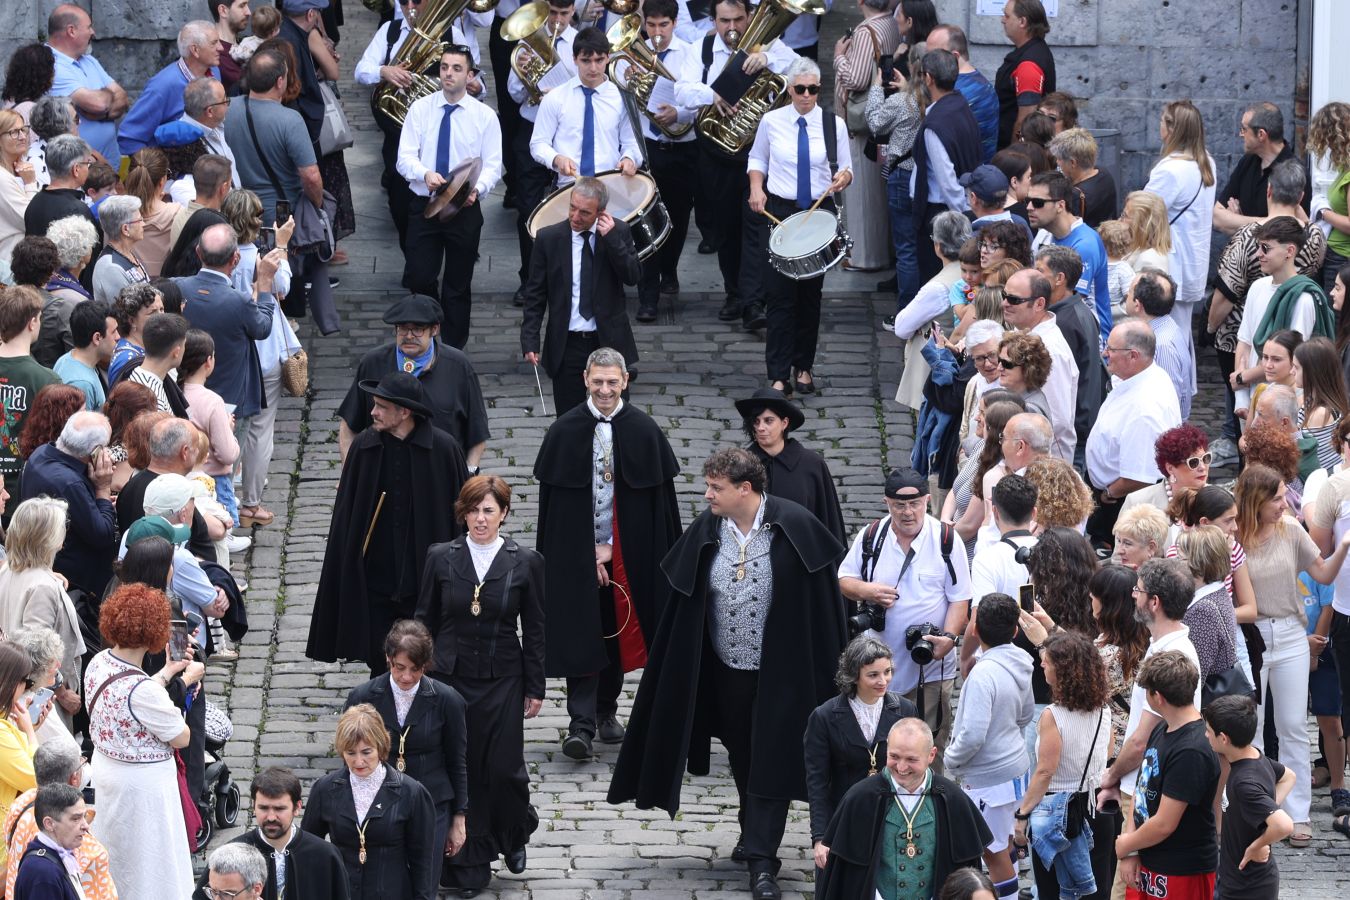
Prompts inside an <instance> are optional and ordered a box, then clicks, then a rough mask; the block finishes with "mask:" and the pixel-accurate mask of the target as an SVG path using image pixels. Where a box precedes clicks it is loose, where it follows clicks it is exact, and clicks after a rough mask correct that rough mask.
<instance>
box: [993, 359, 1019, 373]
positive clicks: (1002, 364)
mask: <svg viewBox="0 0 1350 900" xmlns="http://www.w3.org/2000/svg"><path fill="white" fill-rule="evenodd" d="M1021 366H1022V364H1021V363H1015V362H1013V361H1012V360H1011V359H1004V358H1003V357H1001V356H1000V357H999V360H998V367H999V368H1000V369H1002V370H1003V371H1005V372H1011V371H1012V370H1013V369H1018V368H1021Z"/></svg>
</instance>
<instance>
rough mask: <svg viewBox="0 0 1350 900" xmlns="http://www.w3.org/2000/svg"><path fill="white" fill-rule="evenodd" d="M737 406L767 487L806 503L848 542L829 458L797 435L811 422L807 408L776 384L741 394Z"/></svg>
mask: <svg viewBox="0 0 1350 900" xmlns="http://www.w3.org/2000/svg"><path fill="white" fill-rule="evenodd" d="M736 411H737V412H738V413H740V414H741V424H742V426H743V427H744V428H745V433H746V435H747V436H748V437H749V438H750V441H751V443H750V444H749V445H748V446H747V447H746V449H747V450H749V451H750V452H751V453H753V454H754V455H755V456H756V457H758V459H759V461H760V462H761V463H763V464H764V472H765V475H766V477H767V480H766V481H765V483H764V492H765V493H766V494H773V495H774V496H775V497H782V498H784V499H787V500H791V501H793V502H794V503H800V504H801V505H802V506H804V507H806V508H807V509H808V510H810V511H811V513H812V514H813V515H815V517H816V518H817V519H819V520H820V521H821V523H822V524H823V525H824V526H825V527H826V528H828V529H829V530H830V533H831V534H833V535H834V536H835V537H837V538H838V539H839V543H840V544H842V545H844V546H848V534H847V533H846V532H845V531H844V515H843V513H842V512H840V510H839V495H838V494H837V493H836V492H835V489H834V477H833V476H832V475H830V466H829V464H828V463H827V462H825V457H823V456H821V455H820V454H819V453H817V452H815V451H814V450H808V449H806V448H805V447H803V446H802V445H801V443H800V442H799V441H798V440H797V439H796V438H794V437H792V436H791V433H792V432H793V431H795V430H797V429H798V428H801V427H802V425H804V424H805V423H806V416H805V415H803V414H802V411H801V410H800V409H799V408H798V407H797V406H796V405H795V404H793V403H790V402H789V401H788V399H787V397H785V396H783V392H782V391H776V390H774V389H773V388H760V389H758V390H757V391H755V392H754V394H752V395H751V396H750V397H748V398H747V399H744V400H737V401H736Z"/></svg>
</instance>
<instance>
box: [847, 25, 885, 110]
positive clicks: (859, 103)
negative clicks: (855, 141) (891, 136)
mask: <svg viewBox="0 0 1350 900" xmlns="http://www.w3.org/2000/svg"><path fill="white" fill-rule="evenodd" d="M859 31H865V32H867V37H868V39H870V40H871V42H872V70H875V69H876V67H877V63H878V61H879V60H880V59H881V45H880V44H879V43H878V42H877V36H876V33H875V32H873V31H872V29H870V28H868V27H867V26H866V25H865V24H863V25H859V26H858V27H857V28H856V29H855V30H854V32H853V34H854V36H856V35H857V34H858V32H859ZM870 74H871V70H869V75H870ZM867 89H868V88H867V85H864V86H863V87H862V88H861V89H860V90H856V91H849V93H848V98H847V99H846V100H845V101H844V124H845V125H847V126H848V133H849V134H866V135H870V134H871V133H872V129H871V128H870V127H868V125H867Z"/></svg>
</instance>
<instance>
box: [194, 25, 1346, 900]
mask: <svg viewBox="0 0 1350 900" xmlns="http://www.w3.org/2000/svg"><path fill="white" fill-rule="evenodd" d="M369 18H371V17H370V16H369V15H368V14H367V13H364V12H362V11H360V10H357V11H356V12H355V13H354V14H353V15H350V16H349V25H348V27H347V28H345V29H344V42H343V49H344V51H345V55H346V59H344V62H343V66H344V69H346V70H347V71H350V66H351V65H352V64H354V62H355V60H356V59H357V58H358V57H359V51H360V49H361V48H362V47H363V46H364V42H365V41H366V40H367V39H368V35H369V33H370V30H371V28H370V27H369V26H368V25H367V24H366V21H365V20H367V19H369ZM352 19H360V20H361V22H359V23H352V22H351V21H350V20H352ZM835 19H836V17H833V16H832V17H831V18H830V19H829V20H827V22H826V30H825V35H824V38H825V40H827V41H831V42H832V40H833V37H832V36H831V35H832V34H834V33H836V32H837V31H838V28H839V26H838V25H837V23H836V21H835ZM483 44H484V46H486V37H485V36H483ZM484 55H485V56H486V53H485V54H484ZM346 106H347V108H348V111H349V113H350V114H351V115H352V117H353V120H354V123H355V124H356V125H357V126H358V128H360V129H361V132H360V139H359V141H358V144H357V146H356V147H355V148H353V149H352V150H351V151H348V153H347V165H348V169H349V171H350V173H351V180H352V185H353V193H354V194H355V196H356V206H357V210H358V232H357V234H356V235H354V236H353V237H352V238H351V239H348V240H347V241H344V242H343V246H344V248H345V249H347V251H348V253H349V254H350V256H351V258H352V262H351V264H350V265H349V266H347V267H344V268H341V269H335V270H334V273H335V274H337V275H339V276H340V277H341V278H342V281H343V285H342V287H341V288H340V289H339V298H340V307H341V310H342V315H343V318H344V322H345V329H344V331H343V333H342V334H341V335H340V336H336V337H330V338H319V337H318V336H317V335H316V334H315V333H314V332H312V330H311V329H310V328H309V326H308V325H306V326H305V327H304V329H303V332H302V337H303V338H304V339H305V342H306V344H307V346H308V348H309V352H310V377H311V391H310V395H309V397H308V398H306V399H305V400H303V401H302V400H296V399H291V398H284V399H283V401H282V407H281V410H280V412H279V415H278V419H277V449H276V455H275V458H274V460H273V463H272V469H271V474H270V481H269V486H268V489H267V493H266V497H265V503H266V505H267V506H268V507H269V508H271V509H273V510H274V511H276V513H277V519H276V521H275V523H274V524H273V525H271V526H270V527H268V528H263V529H258V530H256V531H255V532H254V546H253V548H252V549H251V550H250V551H249V553H248V554H247V556H246V557H245V558H244V559H243V561H242V563H241V565H242V566H244V567H245V568H246V573H247V577H248V579H249V582H250V585H251V586H250V589H249V592H248V600H247V602H248V607H249V619H250V623H251V626H252V630H251V632H250V633H249V635H248V636H247V637H246V638H245V640H244V641H243V643H242V646H241V647H240V648H239V649H240V658H239V660H238V661H237V662H236V663H233V664H226V665H220V664H215V665H212V666H211V668H210V676H209V677H210V681H209V683H210V689H211V690H212V691H213V692H215V693H216V694H217V695H218V696H222V697H223V699H224V702H225V704H226V706H227V708H228V710H229V713H230V715H231V717H232V718H233V720H234V723H235V734H234V739H233V741H232V742H231V743H230V744H229V745H228V746H227V748H226V755H227V760H228V762H229V764H230V766H231V768H232V770H233V771H234V774H235V777H236V778H237V779H239V780H240V781H241V786H242V787H243V788H244V789H245V790H246V788H247V782H248V779H249V777H250V775H251V774H252V773H253V772H255V771H257V770H258V769H259V768H262V767H265V766H269V765H287V766H291V767H293V768H294V769H296V770H297V772H298V773H299V774H300V776H301V777H302V779H304V780H305V783H306V785H307V786H308V784H309V783H310V782H311V781H312V780H313V779H315V778H317V777H318V776H319V775H321V774H323V773H324V772H327V771H330V770H332V769H333V768H334V767H336V766H337V765H338V764H339V763H338V760H337V759H336V758H335V757H334V756H333V754H332V737H333V729H334V726H335V722H336V714H337V712H338V711H339V710H340V709H341V706H342V703H343V700H344V698H345V696H346V694H347V692H348V691H349V690H350V689H351V688H352V687H354V686H356V685H357V684H359V683H361V682H362V681H364V680H365V677H366V673H365V669H364V667H363V666H359V665H356V666H351V665H348V666H337V665H327V664H316V663H313V662H311V661H309V660H308V659H306V658H305V656H304V647H305V639H306V636H307V633H308V627H309V618H310V613H311V610H312V608H313V598H314V588H315V584H316V582H317V581H318V576H319V568H320V565H321V562H322V558H323V552H324V546H325V543H326V535H327V531H328V524H329V518H330V515H331V511H332V499H333V493H334V486H335V483H336V480H337V476H338V451H337V434H336V420H335V419H334V412H335V409H336V407H337V405H338V403H339V402H340V400H341V398H342V396H343V394H344V393H345V391H346V389H347V387H348V385H349V383H350V379H351V375H352V370H353V366H354V364H355V361H356V359H357V358H359V356H360V355H361V354H362V353H363V352H365V351H366V350H368V349H370V348H371V347H373V346H375V345H377V344H378V343H381V342H383V341H384V340H386V339H387V337H388V329H387V327H386V326H384V325H382V324H381V323H380V322H379V316H380V314H381V312H382V311H383V310H384V308H385V306H386V305H387V303H388V302H389V300H390V299H391V297H393V296H396V295H398V294H401V293H402V291H401V289H400V288H399V286H398V277H399V273H400V271H401V268H402V259H401V256H400V254H399V252H398V248H397V244H396V242H395V240H394V236H393V231H392V228H391V227H390V226H389V224H388V221H387V219H388V216H387V212H386V209H385V206H384V197H383V194H382V192H381V190H380V189H379V186H378V185H379V177H378V176H379V164H378V136H377V134H376V133H375V132H373V130H372V129H373V126H372V124H371V122H370V119H369V114H368V112H367V110H366V105H365V98H364V95H363V94H360V93H358V92H356V91H352V92H350V93H349V95H348V97H347V99H346ZM485 213H486V215H487V224H486V226H485V230H484V242H483V252H482V258H481V259H480V262H479V267H478V276H477V280H476V284H475V286H476V287H478V288H479V290H480V293H479V294H478V295H477V296H476V297H475V309H474V323H473V336H472V338H471V341H470V344H469V346H468V348H467V350H468V352H469V354H470V356H471V358H472V359H473V362H474V365H475V366H476V367H477V369H478V372H479V374H480V377H481V379H482V384H483V391H484V394H485V395H486V396H487V398H488V403H489V410H488V413H489V416H490V418H491V423H492V432H493V434H492V438H491V440H490V441H489V443H488V450H487V454H486V455H485V457H484V460H483V468H484V470H485V471H490V472H493V473H495V474H498V475H501V476H502V477H504V478H506V479H507V480H508V481H509V482H510V483H511V484H512V485H513V487H514V488H515V490H516V492H517V493H516V499H515V503H514V508H513V511H512V516H511V518H510V519H509V520H508V523H507V530H508V531H509V532H510V533H512V534H513V535H514V536H516V537H517V538H522V539H524V540H525V541H526V542H527V543H531V542H532V539H531V536H530V535H529V532H530V531H531V530H532V520H533V517H534V515H535V513H536V510H537V499H538V493H537V490H536V487H535V485H533V484H532V483H531V481H530V469H531V467H532V464H533V461H534V457H535V453H536V450H537V448H538V445H539V441H540V439H541V438H542V436H543V433H544V430H545V428H546V427H547V425H548V423H549V418H548V417H545V416H544V415H543V414H542V411H541V408H540V401H539V396H538V394H537V392H536V390H535V384H534V377H533V375H532V374H531V372H530V370H529V368H528V367H527V366H525V365H524V364H523V363H522V362H521V361H520V352H519V341H518V333H519V322H520V315H519V310H517V309H516V308H515V307H513V306H512V305H511V303H510V292H511V291H513V290H514V288H515V280H514V279H515V276H514V270H515V265H516V252H515V238H514V231H513V229H514V218H513V214H511V213H505V212H504V211H503V210H502V207H501V189H500V188H498V189H497V191H496V192H495V193H494V195H493V196H492V197H490V198H488V200H487V202H486V204H485ZM696 240H697V239H696V237H695V238H691V241H690V243H689V246H688V249H687V252H686V254H685V257H684V267H683V270H682V273H681V280H682V282H683V284H684V288H685V292H684V293H683V294H682V295H681V296H680V298H679V300H678V301H677V302H674V303H672V302H670V301H669V300H668V299H663V301H662V308H661V317H660V321H659V322H657V323H656V324H654V325H639V326H636V329H637V336H638V346H639V350H640V353H641V354H642V363H641V366H640V369H641V377H640V379H639V380H638V381H637V382H636V384H635V385H634V388H633V391H632V402H634V403H636V404H638V405H639V406H640V407H642V408H643V409H645V410H646V411H648V412H649V413H650V414H651V415H653V416H654V417H655V418H656V420H657V421H658V422H660V423H661V424H662V426H663V427H665V428H666V429H667V431H668V434H669V435H670V437H671V443H672V444H673V446H674V448H675V452H676V454H677V455H678V457H679V460H680V465H681V468H682V471H683V473H684V474H683V475H682V476H681V478H680V479H679V481H678V486H679V491H680V497H681V501H682V503H681V505H682V510H681V512H682V515H683V516H684V518H685V520H686V521H688V519H689V518H691V517H692V516H693V515H694V514H695V513H696V512H697V511H698V510H699V509H701V507H702V501H701V479H698V478H696V477H695V475H696V474H697V473H698V472H699V469H700V466H701V463H702V460H703V459H704V458H705V457H706V456H707V454H708V453H709V452H710V451H712V450H713V449H715V448H718V447H722V446H727V445H730V444H739V443H743V442H744V440H745V435H744V434H743V433H742V432H741V430H740V425H739V422H738V421H736V419H735V410H734V408H733V406H732V400H733V399H735V398H736V397H740V396H744V395H746V394H748V393H749V392H750V391H751V390H753V389H754V388H756V387H758V386H760V385H762V384H763V383H764V369H763V345H762V341H761V340H760V339H758V338H756V337H754V336H750V335H746V334H743V333H742V332H740V331H739V330H738V329H728V328H727V327H726V326H725V325H723V324H722V323H719V322H718V321H717V319H716V316H715V312H716V310H717V308H718V306H720V304H721V300H722V298H721V296H720V294H718V293H716V291H715V286H716V284H717V277H716V268H715V264H713V263H712V262H711V260H712V259H713V258H712V257H706V256H698V255H696V254H695V252H694V245H695V243H696ZM877 277H879V276H878V275H876V274H871V275H867V274H847V273H842V272H838V271H836V272H832V273H831V274H830V275H829V277H828V278H827V285H826V287H827V293H826V297H825V304H824V312H823V316H822V319H823V321H822V339H821V352H820V357H819V361H818V364H817V367H816V372H817V373H818V375H819V382H820V383H821V384H822V386H823V391H822V393H821V394H819V395H817V396H814V397H808V398H806V399H805V400H804V402H803V404H802V406H803V410H804V412H805V413H806V425H805V427H804V428H803V429H801V431H800V432H799V437H800V438H801V439H802V441H803V443H805V444H806V445H807V446H809V447H813V448H815V449H818V450H820V451H821V452H823V453H824V454H825V456H826V458H827V459H828V461H829V464H830V467H831V469H832V471H833V473H834V476H835V480H836V482H837V483H838V485H839V493H840V500H841V502H842V504H843V508H844V512H845V516H846V517H847V518H848V520H849V524H850V527H851V528H856V527H860V526H861V525H862V523H863V522H864V521H865V520H866V519H868V518H869V517H873V516H876V515H879V514H881V502H880V483H881V480H882V473H883V472H884V471H885V469H886V468H887V467H888V466H891V465H896V464H902V463H903V461H904V460H907V459H908V456H909V450H910V448H911V446H912V436H913V417H912V416H911V415H910V414H909V412H908V411H902V410H901V409H900V408H899V407H898V406H897V405H896V404H895V403H894V402H893V401H892V400H891V399H890V398H892V397H893V396H894V394H895V387H896V382H897V380H898V376H899V369H900V366H899V351H898V342H897V341H896V340H895V339H894V338H893V337H891V336H889V335H887V334H884V333H882V332H881V331H879V329H878V326H879V324H880V319H881V316H882V315H884V314H885V313H886V312H887V311H888V308H887V307H888V301H885V300H883V299H882V298H880V297H879V296H872V295H867V294H864V293H861V291H862V290H864V289H865V287H866V286H867V285H870V284H871V283H872V282H874V281H875V280H876V278H877ZM1202 376H1203V380H1204V382H1205V384H1204V387H1202V391H1201V395H1200V397H1199V398H1197V403H1196V418H1197V420H1199V421H1203V422H1205V423H1207V424H1209V425H1213V424H1214V423H1215V422H1216V420H1217V416H1216V404H1220V403H1222V399H1223V397H1222V392H1221V391H1219V390H1218V385H1217V376H1216V373H1215V371H1214V368H1213V365H1212V364H1211V365H1209V366H1207V367H1206V368H1204V369H1203V370H1202ZM544 393H545V396H547V397H548V398H549V405H550V408H551V407H552V396H551V392H550V391H549V388H548V385H547V383H545V385H544ZM636 685H637V673H634V674H633V675H630V676H629V678H628V681H627V684H626V686H625V687H626V689H625V693H624V697H623V699H621V701H620V703H621V711H620V717H621V719H623V718H625V717H626V713H627V708H628V705H629V704H630V703H631V697H632V693H633V690H634V689H635V688H636ZM549 687H550V689H549V692H548V696H547V698H546V700H545V702H544V708H543V712H542V713H541V714H540V715H539V717H538V718H536V719H534V720H531V721H530V722H528V723H527V724H526V728H525V740H526V747H525V755H526V760H527V763H528V765H529V769H530V775H531V782H532V786H533V790H534V792H535V794H534V802H535V804H536V806H537V807H538V809H539V813H540V819H541V823H540V827H539V830H538V831H537V832H536V833H535V835H534V838H533V839H532V841H531V843H530V848H529V855H530V863H529V868H528V869H527V870H526V872H525V873H524V874H523V875H520V876H514V875H510V874H509V873H506V872H505V870H504V869H503V870H502V871H501V873H499V875H498V877H497V879H496V880H495V881H494V882H493V885H492V887H491V888H490V889H489V891H488V892H487V893H486V895H488V896H490V895H492V894H493V893H494V892H495V893H496V895H497V896H500V897H511V898H524V897H529V898H532V900H544V898H552V897H558V898H579V897H592V898H601V897H604V898H611V897H612V898H620V897H638V896H641V897H644V898H654V900H656V898H667V897H669V898H695V897H696V898H699V900H710V898H718V897H742V896H745V888H746V875H745V870H744V868H743V866H740V865H738V864H736V863H733V862H732V861H731V860H730V859H729V854H730V851H731V847H732V845H733V844H734V843H735V840H736V837H737V828H736V823H735V818H734V807H735V797H736V794H735V788H734V786H733V784H732V781H731V778H730V770H729V769H728V767H727V765H726V760H725V756H724V755H722V754H719V755H717V756H716V757H715V758H714V761H713V770H712V774H710V775H709V776H708V777H706V778H690V779H688V781H687V784H686V787H685V789H684V794H683V802H684V808H683V810H682V811H681V813H680V815H679V816H678V817H677V818H676V819H675V820H674V821H671V820H670V819H669V818H668V817H667V816H666V815H665V813H662V812H660V811H651V812H645V811H641V810H637V809H635V808H633V807H632V806H631V805H629V806H623V807H613V806H610V805H609V804H607V803H606V802H605V800H604V795H605V791H606V788H607V787H608V783H609V774H610V771H611V767H612V765H613V762H614V758H615V754H616V750H615V748H613V747H607V746H605V745H597V747H598V757H597V758H596V759H595V760H594V761H593V762H590V763H584V764H583V763H576V762H573V761H571V760H568V759H566V758H565V757H563V756H562V753H561V752H560V750H559V740H560V736H561V735H562V733H563V731H564V730H565V728H566V725H567V715H566V711H565V709H564V704H563V697H562V690H561V684H560V683H551V684H550V686H549ZM792 750H793V748H784V751H785V752H790V751H792ZM245 803H246V805H247V799H246V800H245ZM246 815H247V813H245V816H246ZM1315 819H1316V829H1317V834H1316V838H1315V840H1314V842H1313V845H1312V847H1310V848H1308V849H1306V850H1290V849H1287V848H1281V849H1280V850H1278V851H1277V853H1278V855H1279V858H1280V863H1281V869H1282V873H1283V876H1284V883H1285V893H1286V895H1287V896H1294V895H1300V896H1302V897H1306V898H1313V897H1333V896H1344V895H1345V890H1344V888H1345V882H1346V879H1347V877H1350V876H1347V875H1346V874H1345V868H1346V863H1347V860H1350V842H1347V841H1346V840H1345V839H1344V838H1342V837H1341V836H1339V835H1337V834H1335V833H1334V832H1332V831H1330V829H1329V805H1328V800H1327V795H1326V792H1325V791H1320V792H1318V793H1317V796H1316V805H1315ZM241 824H243V823H241ZM236 833H238V831H237V829H236V830H234V831H227V832H224V833H223V834H222V836H221V837H218V838H217V839H216V842H217V843H218V842H219V841H220V840H222V839H224V838H227V837H229V836H231V835H233V834H236ZM807 844H808V827H807V821H806V808H805V806H804V805H803V804H794V805H793V809H792V813H791V817H790V821H789V825H788V831H787V834H786V836H785V838H784V841H783V859H784V867H783V872H782V883H783V887H784V891H785V896H789V897H796V896H809V895H810V892H811V889H812V888H811V877H812V876H811V871H812V870H811V864H810V861H809V853H808V846H807ZM1338 882H1339V885H1338Z"/></svg>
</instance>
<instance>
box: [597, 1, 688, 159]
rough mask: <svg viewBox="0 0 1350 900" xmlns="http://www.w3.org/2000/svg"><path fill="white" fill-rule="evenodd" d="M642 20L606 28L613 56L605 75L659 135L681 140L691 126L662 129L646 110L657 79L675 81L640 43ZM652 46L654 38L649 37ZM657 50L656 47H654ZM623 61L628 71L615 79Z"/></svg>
mask: <svg viewBox="0 0 1350 900" xmlns="http://www.w3.org/2000/svg"><path fill="white" fill-rule="evenodd" d="M641 26H642V20H641V18H639V17H638V15H637V14H636V13H631V14H629V15H626V16H624V17H623V18H622V19H620V20H619V21H618V22H615V23H614V24H613V25H611V26H610V28H609V31H608V32H607V33H606V34H605V37H606V38H608V39H609V44H610V48H611V49H612V50H613V51H614V55H613V56H611V57H610V60H609V65H608V66H606V68H605V72H606V74H608V75H609V80H610V81H612V82H614V84H615V86H617V87H618V88H619V90H621V91H627V92H629V93H630V94H632V95H633V99H634V100H636V101H637V108H638V109H639V110H641V112H642V114H643V115H644V116H646V117H647V118H648V119H651V121H652V125H654V126H655V127H656V128H657V129H658V130H659V131H661V132H662V133H663V134H666V135H668V136H670V137H671V138H679V137H683V136H684V135H685V134H687V133H688V132H689V129H690V128H693V127H694V126H693V123H691V122H684V123H678V122H677V123H676V124H675V125H673V126H671V127H669V128H668V127H666V126H665V125H662V124H661V123H660V122H658V121H656V117H655V116H654V115H653V114H652V111H651V110H650V109H648V108H647V104H648V102H650V100H651V98H652V88H653V87H655V86H656V79H657V78H666V79H669V80H670V81H674V80H675V76H674V75H672V74H671V73H670V70H669V69H667V68H666V65H665V63H663V62H661V58H660V57H659V56H657V54H656V52H654V51H653V50H652V48H651V47H648V46H647V45H646V43H644V42H643V40H642V27H641ZM652 40H653V43H655V42H656V39H655V38H653V39H652ZM657 49H658V50H659V49H661V48H660V47H658V48H657ZM624 60H627V61H628V72H627V73H626V75H625V76H624V77H622V78H621V77H620V76H619V72H618V65H619V63H620V62H623V61H624Z"/></svg>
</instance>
